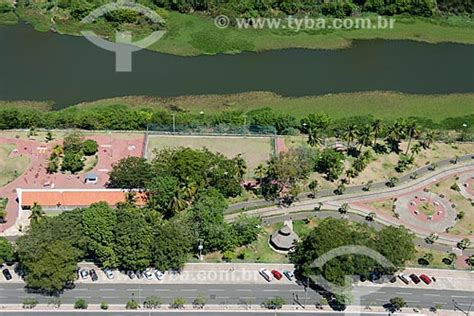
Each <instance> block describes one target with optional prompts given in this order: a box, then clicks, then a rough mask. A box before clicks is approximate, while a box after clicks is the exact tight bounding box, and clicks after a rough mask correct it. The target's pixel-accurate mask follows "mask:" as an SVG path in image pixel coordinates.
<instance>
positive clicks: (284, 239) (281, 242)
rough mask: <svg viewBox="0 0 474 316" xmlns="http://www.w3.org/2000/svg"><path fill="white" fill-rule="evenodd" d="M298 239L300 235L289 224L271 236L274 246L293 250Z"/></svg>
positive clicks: (278, 248) (279, 248) (284, 249)
mask: <svg viewBox="0 0 474 316" xmlns="http://www.w3.org/2000/svg"><path fill="white" fill-rule="evenodd" d="M298 240H299V237H298V235H297V234H296V233H295V232H294V231H292V230H291V228H290V227H289V226H288V225H285V226H283V227H282V228H280V229H279V230H278V231H276V232H274V233H273V235H272V236H271V237H270V243H271V244H272V246H273V247H274V248H275V249H277V250H283V251H288V250H291V249H292V248H293V247H294V246H295V242H297V241H298Z"/></svg>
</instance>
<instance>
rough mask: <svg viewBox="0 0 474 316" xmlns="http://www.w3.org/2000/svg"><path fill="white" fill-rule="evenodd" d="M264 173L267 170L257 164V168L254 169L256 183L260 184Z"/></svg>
mask: <svg viewBox="0 0 474 316" xmlns="http://www.w3.org/2000/svg"><path fill="white" fill-rule="evenodd" d="M266 173H267V170H266V169H265V166H264V165H262V164H259V165H258V166H257V168H255V176H256V177H257V180H258V183H262V178H263V177H264V176H265V174H266Z"/></svg>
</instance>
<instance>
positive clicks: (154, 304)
mask: <svg viewBox="0 0 474 316" xmlns="http://www.w3.org/2000/svg"><path fill="white" fill-rule="evenodd" d="M160 306H161V300H160V299H159V298H158V297H156V296H149V297H147V298H146V299H145V300H144V301H143V307H145V308H149V309H153V308H159V307H160Z"/></svg>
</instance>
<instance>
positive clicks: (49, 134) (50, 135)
mask: <svg viewBox="0 0 474 316" xmlns="http://www.w3.org/2000/svg"><path fill="white" fill-rule="evenodd" d="M45 140H46V142H47V143H49V142H50V141H52V140H54V137H53V133H52V132H51V131H47V132H46V137H45Z"/></svg>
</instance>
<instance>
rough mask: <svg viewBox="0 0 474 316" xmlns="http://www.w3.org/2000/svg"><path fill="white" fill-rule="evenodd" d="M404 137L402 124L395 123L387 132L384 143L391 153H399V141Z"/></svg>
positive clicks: (399, 122)
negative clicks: (387, 145) (385, 142)
mask: <svg viewBox="0 0 474 316" xmlns="http://www.w3.org/2000/svg"><path fill="white" fill-rule="evenodd" d="M404 137H405V125H404V122H401V121H396V122H395V123H393V124H392V125H391V126H389V128H388V130H387V137H386V139H385V140H386V141H387V143H388V144H389V146H390V148H391V150H392V151H393V152H396V153H398V152H399V151H400V141H401V140H402V139H403V138H404Z"/></svg>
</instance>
